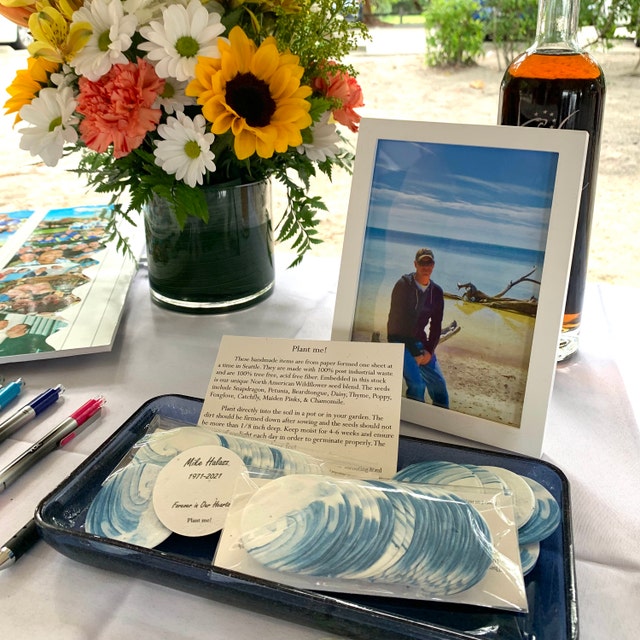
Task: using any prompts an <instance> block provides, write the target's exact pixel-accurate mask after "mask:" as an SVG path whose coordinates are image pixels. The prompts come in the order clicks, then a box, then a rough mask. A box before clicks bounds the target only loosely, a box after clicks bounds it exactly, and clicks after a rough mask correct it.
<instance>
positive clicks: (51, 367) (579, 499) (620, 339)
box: [0, 256, 640, 640]
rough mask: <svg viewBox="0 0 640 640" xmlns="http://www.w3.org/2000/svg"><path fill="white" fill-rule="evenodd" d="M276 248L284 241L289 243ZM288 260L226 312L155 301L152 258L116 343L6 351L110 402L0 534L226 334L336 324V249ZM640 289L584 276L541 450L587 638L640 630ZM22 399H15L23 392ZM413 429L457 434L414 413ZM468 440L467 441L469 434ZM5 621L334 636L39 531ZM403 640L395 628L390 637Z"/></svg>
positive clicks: (200, 366)
mask: <svg viewBox="0 0 640 640" xmlns="http://www.w3.org/2000/svg"><path fill="white" fill-rule="evenodd" d="M279 257H280V256H279ZM287 264H288V262H287V260H286V258H284V259H282V260H281V262H280V263H279V266H278V272H277V285H276V290H275V293H274V294H273V295H272V296H271V297H270V298H269V299H268V300H266V301H265V302H263V303H262V304H260V305H258V306H257V307H253V308H250V309H245V310H242V311H238V312H235V313H233V314H229V315H220V316H195V315H182V314H176V313H173V312H170V311H167V310H164V309H160V308H158V307H156V306H155V305H153V304H152V303H151V301H150V299H149V295H148V281H147V278H146V272H145V271H144V269H142V270H141V271H140V272H139V273H138V275H137V276H136V278H135V280H134V282H133V285H132V289H131V291H130V294H129V297H128V300H127V306H126V309H125V313H124V316H123V319H122V324H121V327H120V330H119V332H118V336H117V338H116V341H115V343H114V345H113V349H112V351H110V352H107V353H98V354H87V355H82V356H75V357H71V358H57V359H51V360H39V361H31V362H27V363H14V364H9V365H2V367H1V373H2V375H3V376H5V377H6V378H7V379H9V380H10V379H13V378H17V377H22V378H24V380H25V382H26V384H27V389H26V390H25V392H24V394H23V396H22V398H25V397H31V396H33V395H36V394H37V393H40V392H41V391H42V390H44V389H45V388H47V387H49V386H52V385H55V384H57V383H62V384H63V385H65V387H66V388H67V391H66V393H65V395H64V402H65V410H64V411H65V412H66V410H67V409H70V410H73V409H75V407H76V406H79V405H80V404H81V403H83V402H84V401H85V400H87V399H88V398H89V397H91V396H92V395H95V394H98V393H101V394H103V395H105V397H106V398H107V405H106V407H105V409H106V411H105V415H104V417H103V418H101V419H100V421H99V422H97V423H96V424H95V425H93V426H91V427H90V428H89V429H87V430H86V431H85V432H83V434H82V436H81V437H78V438H76V439H75V440H73V441H72V442H71V443H70V444H69V445H67V446H66V447H64V449H61V450H58V451H56V452H54V453H53V454H51V455H49V456H47V458H46V459H44V460H43V461H41V462H40V463H38V464H37V465H36V466H35V467H33V468H32V469H31V470H30V471H29V472H28V473H27V474H26V475H24V476H23V477H22V478H20V479H19V480H18V481H16V482H15V483H14V484H13V485H12V486H10V487H9V488H8V489H7V490H6V491H5V492H4V493H2V494H0V514H1V516H2V517H1V518H0V540H1V541H2V542H4V541H5V540H7V539H8V538H9V537H10V536H11V535H13V533H15V531H16V530H17V529H18V528H19V527H21V526H22V525H23V524H24V523H25V522H26V521H27V520H28V519H29V518H30V517H31V515H32V514H33V511H34V509H35V507H36V505H37V504H38V502H39V501H40V499H41V498H42V497H44V496H45V495H46V494H47V493H48V492H49V491H50V490H51V489H53V488H54V487H55V486H56V485H57V484H58V483H59V482H61V481H62V480H63V479H64V478H65V477H66V476H67V475H68V474H69V473H70V472H71V471H72V470H73V469H74V468H75V467H76V466H77V465H78V464H80V462H81V461H82V460H84V459H85V458H86V457H87V456H88V455H90V454H91V453H92V452H93V451H94V449H96V448H97V447H98V446H99V445H100V444H101V443H102V442H103V441H104V440H105V439H106V438H107V437H108V436H109V435H110V434H111V433H112V432H113V431H115V430H116V429H117V428H118V427H119V426H120V425H121V424H122V423H123V422H124V421H125V420H126V419H127V418H128V417H129V416H130V415H131V414H132V413H134V412H135V411H136V409H137V408H138V407H139V406H140V405H141V404H143V402H145V401H146V400H148V399H149V398H152V397H155V396H158V395H162V394H165V393H182V394H187V395H192V396H198V397H202V396H203V395H204V393H205V391H206V388H207V384H208V381H209V377H210V374H211V370H212V368H213V363H214V360H215V356H216V351H217V347H218V345H219V341H220V338H221V336H222V335H224V334H233V335H240V336H242V335H247V336H268V337H286V338H309V339H317V340H322V339H329V337H330V334H331V322H332V315H333V305H334V301H335V295H336V289H337V281H338V271H339V262H338V260H337V259H331V258H316V257H314V256H309V257H307V258H305V260H304V261H303V263H302V265H301V266H299V267H297V268H295V269H292V270H291V269H289V270H288V269H286V268H285V265H287ZM639 299H640V296H639V295H638V291H635V290H623V289H618V288H616V287H613V286H606V285H599V286H589V287H588V294H587V304H586V308H585V323H584V329H583V338H582V348H581V351H580V353H579V355H578V356H577V357H576V358H575V359H574V360H572V361H570V362H569V363H567V364H564V365H560V366H559V367H558V370H557V375H556V382H555V387H554V392H553V396H552V402H551V408H550V414H549V420H548V425H547V432H546V433H547V436H546V438H545V445H544V455H543V458H544V459H545V460H548V461H549V462H551V463H553V464H556V465H557V466H558V467H560V468H561V469H562V470H563V471H564V472H565V473H566V475H567V476H568V478H569V481H570V484H571V495H572V502H573V527H574V541H575V555H576V570H577V581H578V605H579V611H580V639H581V640H605V639H609V638H616V640H626V639H629V640H631V639H634V640H635V638H636V636H637V629H639V628H640V607H638V603H640V545H638V542H637V541H638V540H640V429H639V428H638V422H639V421H638V419H637V417H638V416H640V406H639V404H638V398H637V397H636V395H635V394H636V391H635V389H636V388H637V382H636V381H637V379H638V373H639V371H640V367H639V365H638V362H639V359H640V350H639V349H638V342H639V341H638V340H637V337H635V336H634V335H630V332H631V331H633V327H632V325H633V324H635V318H638V317H639V315H640V314H639V312H640V308H639V307H640V305H639V303H638V300H639ZM14 406H15V405H14ZM63 415H65V413H64V412H63V411H62V408H59V409H58V410H57V411H56V412H55V417H53V416H52V415H51V414H49V415H48V418H45V419H40V420H38V421H33V422H32V423H29V424H28V425H26V426H24V427H23V428H21V429H20V430H19V432H18V433H16V434H14V436H13V437H12V438H11V439H8V440H7V441H5V442H4V443H3V445H2V447H0V465H2V466H4V464H6V463H7V462H8V461H9V460H11V459H13V458H14V457H15V456H16V455H18V454H19V453H20V452H21V451H23V450H24V449H25V448H26V446H27V443H32V442H35V440H37V439H38V438H39V437H41V436H42V435H44V433H46V432H47V431H49V430H50V429H51V427H52V424H55V423H57V422H58V421H59V419H60V418H61V416H63ZM402 433H404V434H407V435H420V436H421V437H427V438H432V439H435V440H443V441H448V442H460V440H458V439H456V438H453V437H450V436H447V435H445V434H441V433H437V432H435V431H431V430H429V429H425V428H422V427H416V426H415V425H408V424H403V425H402ZM463 444H469V443H468V442H464V443H463ZM0 621H1V625H2V629H3V633H4V632H5V631H9V630H10V633H11V638H12V640H21V639H22V638H25V639H26V638H28V639H29V640H33V639H38V638H47V639H48V640H57V639H64V640H72V639H74V638H78V639H85V638H91V639H92V640H93V639H104V640H111V639H113V638H120V637H125V638H130V637H132V636H133V634H137V635H139V636H140V637H142V638H154V640H157V639H159V638H171V639H172V640H179V639H182V638H184V639H192V638H193V639H195V638H198V639H199V638H204V637H206V638H210V639H213V640H217V639H225V640H228V639H234V640H236V639H243V638H247V639H248V638H255V637H260V638H261V640H275V639H278V640H279V639H280V638H283V637H288V638H295V639H296V640H329V638H330V637H333V636H329V635H328V634H327V633H326V632H323V631H320V630H315V629H311V628H307V627H305V626H298V625H295V624H291V623H288V622H284V621H281V620H278V619H276V618H271V617H267V616H263V615H259V614H256V613H252V612H248V611H246V610H243V609H239V608H234V607H231V606H227V605H223V604H219V603H217V602H214V601H210V600H206V599H203V598H199V597H196V596H192V595H190V594H187V593H183V592H181V591H177V590H173V589H169V588H165V587H161V586H157V585H155V584H152V583H149V582H145V581H142V580H136V579H132V578H129V577H126V576H122V575H120V574H117V573H111V572H107V571H102V570H99V569H95V568H93V567H90V566H88V565H84V564H82V563H80V562H76V561H74V560H71V559H69V558H67V557H65V556H63V555H61V554H59V553H58V552H56V551H55V550H53V549H52V548H50V547H49V546H48V545H46V544H45V543H43V542H40V543H38V544H37V545H36V546H35V547H34V548H33V549H32V550H31V551H30V552H29V553H28V554H26V555H25V556H23V557H22V558H21V559H20V560H19V562H17V563H16V564H15V566H13V567H11V568H9V569H7V570H5V571H2V572H1V573H0ZM390 640H392V639H390Z"/></svg>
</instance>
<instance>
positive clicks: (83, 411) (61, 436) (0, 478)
mask: <svg viewBox="0 0 640 640" xmlns="http://www.w3.org/2000/svg"><path fill="white" fill-rule="evenodd" d="M104 403H105V399H104V398H103V397H102V396H98V397H96V398H92V399H91V400H89V401H88V402H85V403H84V404H83V405H82V406H81V407H80V408H79V409H76V411H74V412H73V413H72V414H71V415H70V416H69V417H68V418H65V419H64V420H63V421H62V422H61V423H60V424H59V425H58V426H56V427H55V428H54V429H52V430H51V431H50V432H49V433H48V434H47V435H46V436H44V437H43V438H41V439H40V440H38V442H36V443H35V444H33V445H31V446H30V447H29V448H28V449H27V450H26V451H25V452H24V453H22V454H20V455H19V456H18V457H17V458H16V459H15V460H13V462H10V463H9V464H8V465H7V466H6V467H5V468H4V469H2V471H0V492H2V491H4V490H5V489H6V488H7V487H8V486H9V485H10V484H11V483H12V482H13V481H14V480H16V479H17V478H19V477H20V476H21V475H22V474H23V473H24V472H25V471H27V470H28V469H30V468H31V467H32V466H33V465H34V464H35V463H36V462H38V460H41V459H42V458H44V457H45V456H46V455H47V454H48V453H50V452H51V451H53V450H54V449H57V448H58V447H64V445H65V444H67V443H68V442H70V441H71V440H73V438H75V437H76V435H77V434H78V433H79V432H80V430H81V429H82V427H83V426H85V425H86V424H87V422H88V420H89V419H90V418H92V417H93V416H95V415H96V414H97V413H98V411H100V409H101V407H102V405H103V404H104Z"/></svg>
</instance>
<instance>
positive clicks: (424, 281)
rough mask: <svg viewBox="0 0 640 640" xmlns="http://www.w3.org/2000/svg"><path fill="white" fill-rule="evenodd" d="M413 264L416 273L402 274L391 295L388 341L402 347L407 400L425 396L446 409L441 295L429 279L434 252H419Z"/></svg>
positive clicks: (440, 291) (421, 250) (439, 289)
mask: <svg viewBox="0 0 640 640" xmlns="http://www.w3.org/2000/svg"><path fill="white" fill-rule="evenodd" d="M413 264H414V267H415V271H414V272H413V273H407V274H404V275H403V276H402V277H401V278H400V279H399V280H398V281H397V282H396V284H395V285H394V287H393V291H392V292H391V305H390V308H389V318H388V321H387V340H388V341H389V342H402V343H404V347H405V348H404V368H403V376H404V379H405V382H406V383H407V398H410V399H412V400H417V401H418V402H425V392H427V393H428V394H429V397H430V398H431V402H432V403H433V404H434V405H435V406H438V407H443V408H445V409H448V408H449V392H448V391H447V383H446V381H445V379H444V375H443V374H442V370H441V369H440V365H439V364H438V359H437V358H436V347H437V346H438V341H439V340H440V333H441V332H442V316H443V314H444V292H443V291H442V287H440V285H438V284H436V283H435V282H434V281H433V280H432V279H431V274H432V273H433V269H434V267H435V256H434V254H433V251H432V250H431V249H428V248H426V247H425V248H422V249H419V250H418V251H417V252H416V256H415V260H414V263H413Z"/></svg>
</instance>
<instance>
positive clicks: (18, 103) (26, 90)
mask: <svg viewBox="0 0 640 640" xmlns="http://www.w3.org/2000/svg"><path fill="white" fill-rule="evenodd" d="M58 67H59V65H58V64H57V63H55V62H50V61H49V60H45V59H44V58H27V68H26V69H20V70H19V71H18V72H17V73H16V76H15V78H14V79H13V82H12V83H11V84H10V85H9V86H8V87H7V93H8V94H9V95H10V96H11V97H10V98H9V99H8V100H7V101H6V102H5V103H4V108H5V110H6V112H7V114H9V113H15V114H16V119H15V123H18V122H20V113H19V112H20V109H21V108H22V107H23V106H24V105H25V104H31V103H32V102H33V100H34V98H35V97H36V96H37V95H38V93H39V92H40V89H42V88H43V87H46V86H48V84H49V75H50V74H52V73H53V72H54V71H57V70H58ZM15 123H14V124H15Z"/></svg>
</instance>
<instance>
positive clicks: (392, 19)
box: [380, 15, 424, 26]
mask: <svg viewBox="0 0 640 640" xmlns="http://www.w3.org/2000/svg"><path fill="white" fill-rule="evenodd" d="M380 20H381V21H382V22H386V23H387V24H393V25H400V24H402V25H413V26H415V25H419V26H422V25H424V16H423V15H410V16H399V15H393V16H380ZM400 20H402V22H401V21H400Z"/></svg>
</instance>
